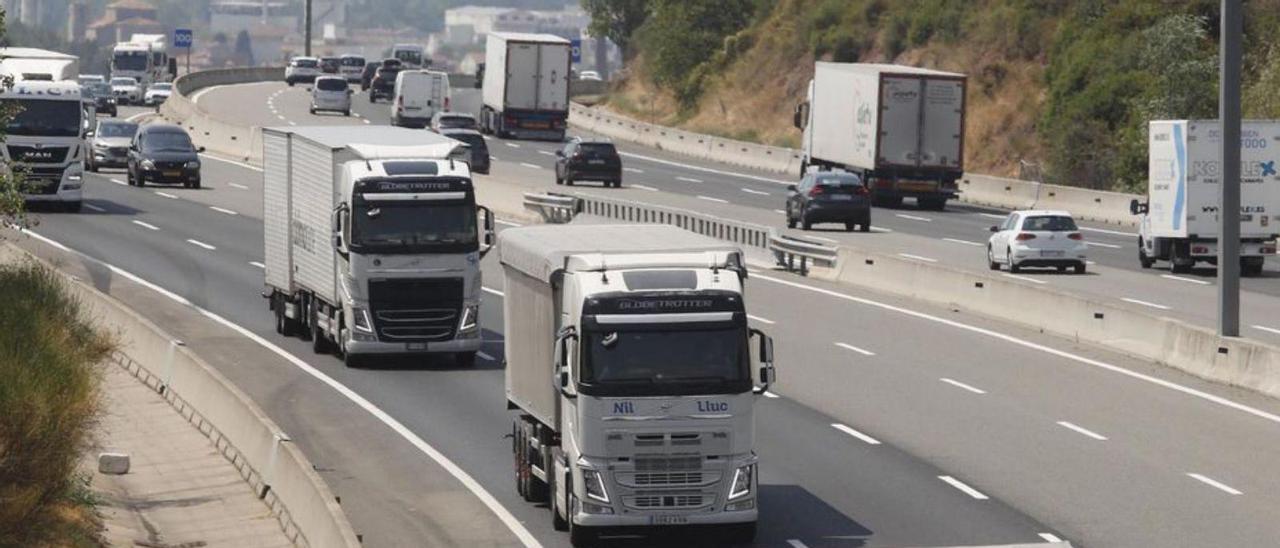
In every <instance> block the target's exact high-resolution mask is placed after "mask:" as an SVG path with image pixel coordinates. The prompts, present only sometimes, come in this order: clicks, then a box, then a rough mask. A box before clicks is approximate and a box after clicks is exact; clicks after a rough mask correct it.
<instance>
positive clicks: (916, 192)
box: [794, 61, 966, 210]
mask: <svg viewBox="0 0 1280 548" xmlns="http://www.w3.org/2000/svg"><path fill="white" fill-rule="evenodd" d="M965 81H966V78H965V76H964V75H963V74H956V73H952V72H941V71H936V70H928V69H921V68H915V67H905V66H900V65H881V64H868V63H828V62H822V61H819V62H817V63H816V64H815V65H814V72H813V80H811V81H810V82H809V92H808V97H807V99H806V100H805V101H804V102H802V103H800V104H799V105H797V106H796V110H795V117H794V123H795V126H796V127H797V128H799V129H801V130H803V131H804V138H803V141H802V147H801V148H802V154H803V158H802V163H801V165H800V174H801V175H804V174H805V173H806V172H807V171H808V170H810V169H818V170H829V169H840V170H844V171H849V172H852V173H857V174H859V175H861V176H862V177H863V180H864V181H867V182H868V183H869V184H870V185H871V187H872V189H873V191H874V194H873V197H874V201H875V203H876V204H877V205H883V206H891V207H896V206H899V205H901V204H902V200H903V198H915V200H916V203H917V204H918V205H919V207H920V208H921V209H934V210H941V209H943V208H945V207H946V205H947V200H950V199H952V198H955V197H956V195H957V194H958V193H959V190H958V189H957V186H956V181H957V180H958V179H960V177H961V176H962V175H963V174H964V108H965Z"/></svg>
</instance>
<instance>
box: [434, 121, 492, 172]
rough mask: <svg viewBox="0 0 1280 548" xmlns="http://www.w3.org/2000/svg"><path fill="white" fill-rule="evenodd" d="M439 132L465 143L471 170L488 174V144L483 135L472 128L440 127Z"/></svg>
mask: <svg viewBox="0 0 1280 548" xmlns="http://www.w3.org/2000/svg"><path fill="white" fill-rule="evenodd" d="M440 134H441V135H444V136H445V137H448V138H450V139H457V140H459V141H462V142H463V143H466V145H467V149H468V150H469V151H470V152H471V162H470V165H471V172H472V173H483V174H485V175H488V174H489V145H488V144H487V143H486V142H485V140H484V136H483V135H481V134H480V132H479V131H476V130H474V129H441V130H440Z"/></svg>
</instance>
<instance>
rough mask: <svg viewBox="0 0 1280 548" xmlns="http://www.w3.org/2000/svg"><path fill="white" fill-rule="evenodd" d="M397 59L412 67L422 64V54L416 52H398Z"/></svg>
mask: <svg viewBox="0 0 1280 548" xmlns="http://www.w3.org/2000/svg"><path fill="white" fill-rule="evenodd" d="M395 57H396V59H399V60H400V61H401V62H404V63H409V64H411V65H420V64H422V53H420V52H417V51H414V50H400V51H397V52H396V55H395Z"/></svg>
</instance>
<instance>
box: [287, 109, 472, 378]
mask: <svg viewBox="0 0 1280 548" xmlns="http://www.w3.org/2000/svg"><path fill="white" fill-rule="evenodd" d="M262 133H263V134H262V153H263V154H262V155H263V189H264V190H263V205H264V211H266V212H267V215H265V216H264V220H263V233H264V238H263V239H264V244H265V255H264V256H265V260H264V263H265V277H266V286H267V291H266V292H265V293H264V296H265V297H268V298H269V299H270V308H271V310H272V311H273V312H274V313H275V317H276V330H277V332H279V333H281V334H298V335H301V336H302V337H303V338H304V339H305V338H310V340H311V341H312V348H313V349H314V350H315V351H316V352H317V353H323V352H330V351H332V352H334V353H336V354H339V355H341V356H342V357H343V359H344V361H345V362H346V364H347V365H348V366H353V367H354V366H358V365H360V364H361V363H364V362H365V361H367V359H369V358H371V357H380V356H389V355H424V354H452V355H453V356H454V357H455V358H456V360H457V361H458V362H459V364H460V365H463V366H469V365H472V364H474V363H475V355H476V352H477V351H478V350H479V349H480V345H481V342H482V339H481V333H480V316H479V314H480V294H481V285H480V257H481V256H482V255H483V254H485V253H487V252H488V250H489V248H490V247H491V244H492V241H493V215H492V214H490V213H489V212H488V210H487V209H485V208H484V207H482V206H477V205H476V199H475V187H474V185H473V184H472V181H471V174H470V171H469V170H468V168H467V164H466V162H464V161H463V160H462V158H463V157H462V156H460V155H465V154H466V149H465V148H464V147H462V146H461V143H459V142H457V141H454V140H452V139H449V138H447V137H442V136H440V135H436V134H434V133H431V132H429V131H413V130H409V129H404V128H392V127H384V126H383V127H380V126H368V127H364V126H341V127H323V126H316V127H289V128H265V129H263V130H262ZM480 212H483V213H484V226H483V229H482V230H481V229H480V228H479V227H478V224H479V222H478V219H479V217H480V215H479V213H480ZM481 232H483V237H482V236H481V234H480V233H481Z"/></svg>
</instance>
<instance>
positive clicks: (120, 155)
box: [84, 120, 138, 171]
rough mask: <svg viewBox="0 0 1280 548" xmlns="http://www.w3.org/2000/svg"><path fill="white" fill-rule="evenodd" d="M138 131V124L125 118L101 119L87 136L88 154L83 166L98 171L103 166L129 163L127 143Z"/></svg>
mask: <svg viewBox="0 0 1280 548" xmlns="http://www.w3.org/2000/svg"><path fill="white" fill-rule="evenodd" d="M137 132H138V124H135V123H133V122H127V121H125V120H101V121H99V122H98V127H96V128H94V131H93V135H92V136H90V137H89V154H86V155H85V156H84V168H85V169H87V170H89V171H98V169H99V168H104V167H125V166H126V165H128V163H129V143H130V142H132V141H133V135H134V134H135V133H137Z"/></svg>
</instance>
